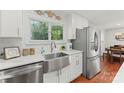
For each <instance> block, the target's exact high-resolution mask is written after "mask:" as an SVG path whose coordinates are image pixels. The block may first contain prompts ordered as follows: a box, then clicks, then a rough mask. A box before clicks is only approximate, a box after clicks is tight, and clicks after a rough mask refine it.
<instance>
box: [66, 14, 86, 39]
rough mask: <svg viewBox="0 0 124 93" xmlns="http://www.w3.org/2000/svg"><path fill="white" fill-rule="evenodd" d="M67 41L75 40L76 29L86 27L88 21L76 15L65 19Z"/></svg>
mask: <svg viewBox="0 0 124 93" xmlns="http://www.w3.org/2000/svg"><path fill="white" fill-rule="evenodd" d="M67 21H68V22H67V23H68V39H76V29H77V28H78V29H83V28H84V27H88V20H87V19H85V18H83V17H82V16H81V15H78V14H71V15H69V16H68V17H67Z"/></svg>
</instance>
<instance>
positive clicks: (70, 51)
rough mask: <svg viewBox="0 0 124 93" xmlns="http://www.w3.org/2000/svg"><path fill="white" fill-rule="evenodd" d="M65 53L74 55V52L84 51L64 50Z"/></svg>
mask: <svg viewBox="0 0 124 93" xmlns="http://www.w3.org/2000/svg"><path fill="white" fill-rule="evenodd" d="M63 52H64V53H66V54H68V55H73V54H77V53H82V52H83V51H79V50H69V51H63Z"/></svg>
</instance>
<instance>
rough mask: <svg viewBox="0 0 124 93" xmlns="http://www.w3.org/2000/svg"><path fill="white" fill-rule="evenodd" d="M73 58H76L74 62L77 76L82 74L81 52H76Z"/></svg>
mask: <svg viewBox="0 0 124 93" xmlns="http://www.w3.org/2000/svg"><path fill="white" fill-rule="evenodd" d="M75 57H76V58H75V59H76V62H75V76H76V77H78V76H79V75H81V74H82V71H83V70H82V67H83V66H82V54H81V53H80V54H76V55H75Z"/></svg>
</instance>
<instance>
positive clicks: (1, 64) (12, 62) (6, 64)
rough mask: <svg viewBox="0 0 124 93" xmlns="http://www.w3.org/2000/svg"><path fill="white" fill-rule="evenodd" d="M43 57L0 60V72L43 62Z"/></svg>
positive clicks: (34, 56)
mask: <svg viewBox="0 0 124 93" xmlns="http://www.w3.org/2000/svg"><path fill="white" fill-rule="evenodd" d="M43 60H44V57H43V56H41V55H33V56H25V57H18V58H14V59H9V60H4V59H0V70H3V69H8V68H13V67H17V66H21V65H26V64H31V63H36V62H40V61H43Z"/></svg>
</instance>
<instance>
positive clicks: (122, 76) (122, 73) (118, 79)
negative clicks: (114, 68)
mask: <svg viewBox="0 0 124 93" xmlns="http://www.w3.org/2000/svg"><path fill="white" fill-rule="evenodd" d="M112 83H124V63H123V64H122V66H121V67H120V69H119V71H118V72H117V74H116V76H115V78H114V80H113V82H112Z"/></svg>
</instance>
